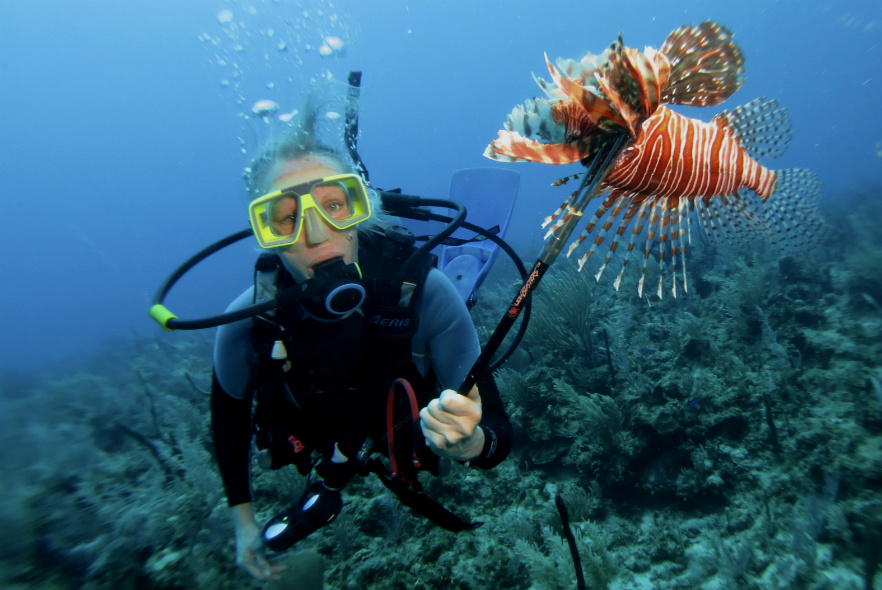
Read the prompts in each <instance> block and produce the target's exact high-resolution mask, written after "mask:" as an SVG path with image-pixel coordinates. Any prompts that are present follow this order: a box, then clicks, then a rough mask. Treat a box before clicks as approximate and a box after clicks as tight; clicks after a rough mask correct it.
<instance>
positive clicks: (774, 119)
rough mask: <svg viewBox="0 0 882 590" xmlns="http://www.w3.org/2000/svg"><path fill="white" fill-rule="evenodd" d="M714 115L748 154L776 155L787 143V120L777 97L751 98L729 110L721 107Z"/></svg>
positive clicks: (788, 124) (751, 155)
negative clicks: (770, 98) (729, 130)
mask: <svg viewBox="0 0 882 590" xmlns="http://www.w3.org/2000/svg"><path fill="white" fill-rule="evenodd" d="M714 118H715V119H719V120H720V121H722V122H723V123H724V124H725V125H727V126H728V127H729V128H730V129H731V130H732V131H733V132H734V133H735V136H736V137H737V138H738V144H739V145H740V146H741V147H742V148H744V151H745V152H747V154H748V155H750V157H752V158H759V157H763V156H766V157H769V158H777V157H779V156H780V155H781V154H783V153H784V150H786V149H787V146H788V145H789V144H790V138H791V137H792V133H791V127H790V120H789V119H788V118H787V111H786V110H785V109H783V108H779V107H778V101H777V100H766V99H765V97H760V98H755V99H754V100H752V101H750V102H749V103H747V104H745V105H741V106H740V107H737V108H735V109H733V110H732V112H731V113H729V112H726V111H723V112H722V113H720V114H718V115H717V116H716V117H714Z"/></svg>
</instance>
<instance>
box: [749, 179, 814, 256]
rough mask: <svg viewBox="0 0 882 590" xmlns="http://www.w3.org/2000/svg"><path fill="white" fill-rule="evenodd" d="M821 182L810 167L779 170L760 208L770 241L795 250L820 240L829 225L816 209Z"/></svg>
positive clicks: (786, 248)
mask: <svg viewBox="0 0 882 590" xmlns="http://www.w3.org/2000/svg"><path fill="white" fill-rule="evenodd" d="M820 197H821V183H820V182H819V181H818V179H817V177H816V176H815V174H814V173H813V172H812V171H811V170H804V169H796V168H794V169H788V170H780V171H778V173H777V179H776V181H775V190H774V192H772V194H771V196H769V198H768V199H767V200H766V201H765V203H764V206H763V212H764V215H765V222H766V227H767V228H768V229H769V230H770V231H771V233H772V241H773V243H775V244H777V245H779V246H781V247H783V248H784V249H785V250H796V249H802V248H806V247H808V246H812V245H815V244H817V243H819V242H820V241H821V240H823V239H824V237H825V236H826V235H827V232H828V231H829V226H828V225H827V223H826V222H825V221H824V219H823V218H822V217H821V214H820V212H819V211H818V206H817V204H818V199H820Z"/></svg>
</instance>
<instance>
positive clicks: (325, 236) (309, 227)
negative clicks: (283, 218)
mask: <svg viewBox="0 0 882 590" xmlns="http://www.w3.org/2000/svg"><path fill="white" fill-rule="evenodd" d="M304 215H305V217H306V218H305V219H304V220H303V221H304V227H303V229H304V230H305V231H306V243H307V245H309V246H316V245H318V244H321V243H322V242H326V241H328V240H329V239H330V237H331V232H330V228H329V227H328V225H327V223H325V220H324V219H322V216H321V215H319V214H318V212H317V211H316V210H315V209H307V210H306V211H305V213H304Z"/></svg>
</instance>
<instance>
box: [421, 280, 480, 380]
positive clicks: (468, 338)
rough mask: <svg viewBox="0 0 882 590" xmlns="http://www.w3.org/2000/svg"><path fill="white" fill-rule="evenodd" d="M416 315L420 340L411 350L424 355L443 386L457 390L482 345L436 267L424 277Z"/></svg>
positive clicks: (459, 302) (462, 304) (457, 296)
mask: <svg viewBox="0 0 882 590" xmlns="http://www.w3.org/2000/svg"><path fill="white" fill-rule="evenodd" d="M418 314H419V317H420V326H419V332H421V334H420V333H418V335H417V338H416V340H418V341H420V342H419V343H418V344H415V346H414V352H415V353H416V354H417V355H425V357H426V358H425V360H426V361H427V362H428V364H430V365H431V366H432V368H433V369H434V370H435V375H436V376H437V377H438V383H439V384H440V385H441V387H442V389H456V388H457V387H459V386H460V385H461V384H462V382H463V380H464V379H465V378H466V375H468V372H469V369H471V368H472V365H473V364H474V363H475V361H476V360H477V359H478V355H479V354H480V353H481V346H480V344H479V343H478V335H477V333H476V332H475V326H474V324H473V323H472V318H471V317H470V316H469V311H468V309H466V306H465V303H464V302H463V300H462V298H461V297H460V296H459V293H458V292H457V290H456V287H454V286H453V283H451V282H450V280H449V279H448V278H447V277H445V276H444V274H443V273H442V272H441V271H439V270H437V269H434V268H433V269H432V270H430V271H429V274H428V276H427V277H426V284H425V286H424V287H423V290H422V295H421V300H420V302H419V307H418ZM420 336H422V337H420ZM423 343H424V344H423ZM418 366H419V363H418Z"/></svg>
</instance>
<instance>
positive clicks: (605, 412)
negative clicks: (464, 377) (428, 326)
mask: <svg viewBox="0 0 882 590" xmlns="http://www.w3.org/2000/svg"><path fill="white" fill-rule="evenodd" d="M869 194H871V193H868V194H860V195H854V196H852V197H851V201H848V199H847V198H845V199H843V200H844V201H846V202H847V204H846V205H843V206H842V207H841V209H839V210H831V211H829V212H828V218H829V219H830V220H831V222H832V225H833V226H834V228H835V229H836V232H837V234H836V235H834V237H833V238H831V240H830V241H829V242H828V243H826V244H824V245H823V247H819V248H817V249H816V250H814V251H810V252H809V251H807V252H805V256H803V257H800V258H794V257H783V258H782V257H779V256H777V255H776V253H775V252H771V251H763V250H761V249H760V247H758V246H756V247H752V248H751V249H747V250H745V249H737V248H733V247H729V246H725V245H723V246H719V247H715V246H710V245H708V246H700V247H695V248H692V249H691V250H690V252H692V255H691V259H690V276H689V281H690V283H689V292H688V293H687V294H686V295H681V296H680V297H679V298H678V299H676V300H675V299H673V298H665V299H664V300H663V301H657V300H652V299H650V300H642V299H638V298H636V297H635V296H634V295H633V292H634V290H633V289H631V288H630V287H628V286H623V287H622V291H621V292H620V293H616V292H614V291H612V290H611V289H610V288H609V286H608V285H600V286H597V285H595V284H594V282H593V281H591V280H589V279H590V274H589V272H590V270H589V269H586V272H585V273H584V274H581V275H580V274H576V273H575V271H574V270H573V269H572V268H570V267H569V265H568V264H567V263H566V262H565V261H563V260H562V261H560V263H559V264H557V265H556V266H555V268H553V269H551V271H550V272H549V273H548V275H547V277H546V278H545V280H544V281H543V283H542V285H541V287H540V289H539V291H538V292H537V293H536V294H535V295H534V303H535V307H536V309H535V313H534V316H533V321H532V325H531V326H530V330H529V331H528V333H527V336H526V338H525V339H524V342H523V344H522V347H521V350H520V351H519V353H518V354H517V355H515V356H514V357H513V358H512V360H511V361H510V362H509V363H508V364H507V365H506V366H505V367H504V368H503V369H501V370H500V371H498V373H497V378H498V382H499V385H500V390H501V391H502V392H503V394H504V396H505V399H506V403H507V405H508V407H509V410H510V413H511V416H512V420H513V423H514V425H515V430H516V441H517V443H516V447H515V449H514V451H513V453H512V456H511V457H510V459H509V460H508V461H506V462H505V463H504V464H502V465H500V466H499V467H498V468H496V469H494V470H491V471H489V472H481V471H473V470H470V469H468V468H465V467H463V466H459V465H454V468H453V470H452V471H451V473H450V474H448V475H447V476H445V477H443V478H438V479H433V478H429V477H424V478H423V479H424V484H425V485H426V490H427V493H428V494H429V495H431V496H432V497H434V498H436V499H438V500H439V501H441V502H442V503H444V504H445V505H447V506H448V507H449V508H451V509H452V510H454V511H455V512H457V513H461V514H462V515H464V516H466V517H467V518H470V519H473V520H480V521H483V522H485V525H484V526H482V527H480V528H478V529H476V530H475V531H473V532H469V533H462V534H459V535H454V534H452V533H448V532H445V531H442V530H440V529H437V528H435V527H433V526H431V525H430V524H429V523H427V522H426V521H425V520H423V519H420V518H417V517H415V516H413V515H412V514H410V513H409V512H408V511H407V510H406V509H404V508H403V507H402V506H401V505H399V504H398V503H397V502H396V501H395V500H394V498H393V497H391V496H390V495H389V493H388V492H387V491H386V490H385V488H384V487H383V486H382V485H380V484H379V482H377V481H376V480H374V479H364V480H361V479H358V480H356V481H355V482H353V483H352V484H351V485H350V486H348V487H347V490H346V493H345V495H346V503H345V508H344V511H343V513H342V514H341V516H340V517H339V518H338V519H337V521H336V522H334V523H333V524H331V525H330V526H328V527H326V528H324V529H322V530H320V531H319V532H317V533H316V534H314V535H312V536H311V537H310V538H308V539H307V540H306V541H304V542H303V543H301V545H300V546H299V549H301V550H309V551H315V552H318V553H319V554H320V555H321V556H322V557H323V558H324V559H325V561H326V563H327V571H326V572H325V580H326V586H327V587H328V588H334V589H338V590H349V589H359V590H364V589H378V590H379V589H397V588H401V589H404V588H413V589H442V588H443V589H463V590H465V589H477V588H495V589H500V590H507V589H512V590H545V589H549V590H551V589H557V588H573V587H575V575H574V572H573V568H572V563H571V561H570V555H569V551H568V550H567V547H566V544H565V541H564V538H563V535H562V531H561V527H560V522H559V519H558V515H557V513H556V511H555V509H554V497H555V496H556V495H557V494H560V495H561V496H562V497H563V498H565V500H566V502H567V504H568V506H569V511H570V516H571V521H572V524H573V529H574V533H575V535H576V537H577V539H578V543H579V545H580V551H581V553H582V561H583V564H584V568H585V572H586V577H587V579H588V580H589V585H590V587H591V588H598V589H600V588H609V589H611V590H619V589H637V588H653V589H655V590H665V589H674V588H700V589H704V590H714V589H717V588H736V587H737V588H746V589H753V588H755V589H758V588H763V589H766V588H771V589H774V588H806V589H813V590H815V589H816V590H822V589H823V590H828V589H831V590H832V589H837V590H839V589H841V590H851V589H854V590H866V589H875V590H879V589H880V588H882V573H880V572H879V569H880V562H882V549H880V547H882V543H880V541H882V536H880V532H879V531H880V530H882V491H880V490H882V385H880V383H882V365H880V359H882V338H880V335H882V307H880V302H882V270H880V269H882V262H880V260H882V253H880V252H882V251H880V249H879V247H878V245H877V243H876V241H877V240H876V238H875V233H876V231H877V228H878V227H879V226H880V224H882V207H880V206H879V205H878V204H877V202H874V201H872V200H870V199H868V195H869ZM650 272H654V271H652V270H650ZM511 293H512V288H511V285H503V284H502V283H501V282H497V283H496V284H488V285H486V286H485V287H484V289H483V292H482V301H481V303H480V304H479V305H478V307H476V308H475V310H474V312H473V313H474V314H475V317H476V321H478V322H479V324H480V330H481V333H482V334H486V333H487V332H488V331H489V330H491V329H492V327H493V325H494V324H495V322H496V320H497V319H498V316H497V314H499V313H500V310H501V309H503V307H504V305H505V303H506V302H507V300H508V299H509V298H510V296H511ZM210 362H211V340H210V334H207V333H206V334H190V335H188V334H172V335H163V336H162V337H160V338H158V339H151V338H147V337H142V336H133V337H131V338H129V339H128V340H126V341H124V342H114V343H112V344H111V345H109V346H108V347H107V348H106V349H105V350H102V351H100V353H98V354H95V355H92V356H89V357H87V358H83V359H81V360H80V361H79V362H78V363H77V364H76V365H75V366H69V367H60V368H57V369H56V370H54V371H53V372H52V373H51V374H45V375H40V376H21V375H18V376H16V375H8V376H4V378H3V380H2V387H3V389H2V392H0V410H2V411H0V433H2V437H3V441H2V442H3V448H4V452H3V453H2V455H0V468H2V471H3V473H4V481H5V482H6V484H7V485H6V489H7V493H6V494H4V496H3V498H2V500H0V585H2V586H3V587H8V588H24V587H41V588H56V589H59V590H67V589H73V588H86V589H96V590H97V589H104V588H114V589H126V588H132V589H134V588H138V589H189V588H213V589H220V590H223V589H227V588H243V587H246V588H247V587H253V588H257V587H259V586H261V584H260V583H258V582H256V581H253V580H251V579H250V578H249V577H248V576H247V575H246V574H244V573H243V572H242V571H240V570H239V569H238V568H237V567H236V565H235V563H234V557H233V535H232V527H231V524H230V521H229V515H228V510H227V508H226V505H225V500H224V497H223V491H222V487H221V484H220V480H219V477H218V476H217V474H216V471H215V468H214V465H213V459H212V456H211V453H212V450H211V444H210V440H209V436H208V432H209V429H208V419H209V417H208V394H207V389H208V385H209V380H210V374H211V373H210V372H211V366H210ZM254 473H255V476H254V488H255V490H256V492H257V496H256V498H255V500H256V505H257V507H258V509H259V510H261V511H262V512H261V514H260V516H261V517H262V518H266V517H268V516H269V515H271V514H273V513H275V512H277V511H279V510H281V509H283V508H285V507H287V506H288V505H289V504H290V503H291V502H292V501H293V500H294V499H295V498H297V497H298V496H299V492H300V490H301V489H302V488H303V485H304V481H303V478H301V477H300V476H299V475H297V474H296V473H295V472H293V471H288V470H280V471H278V472H264V471H261V470H260V469H259V468H258V467H257V466H256V465H255V469H254ZM273 587H283V585H281V583H280V584H276V585H275V586H273Z"/></svg>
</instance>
